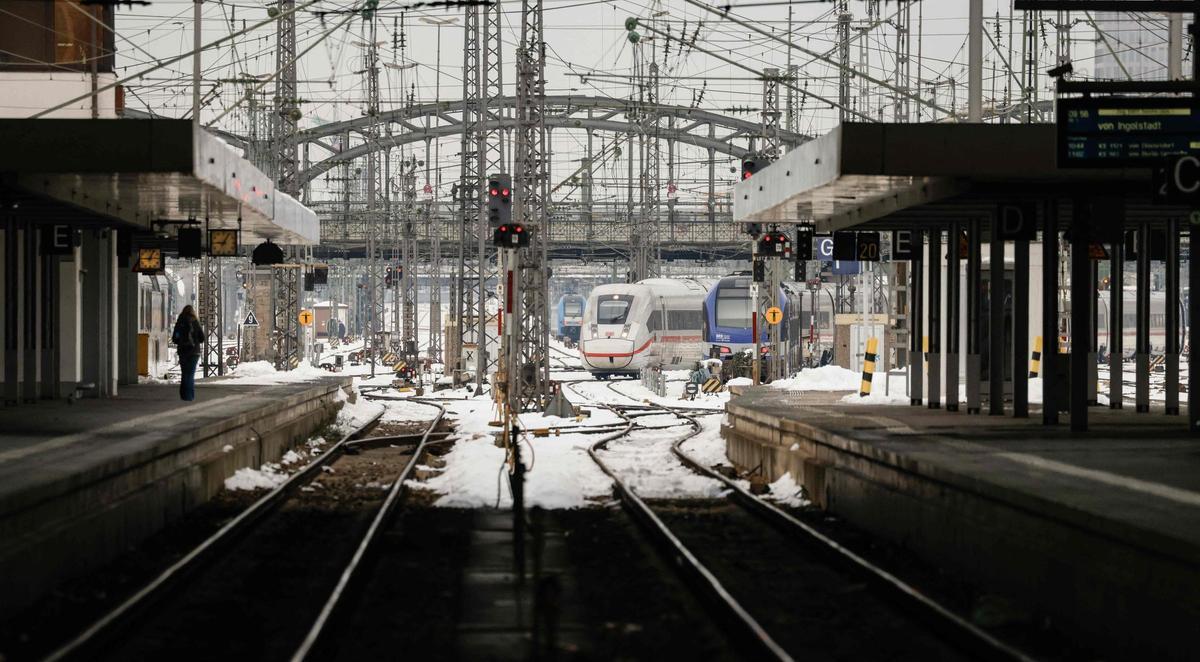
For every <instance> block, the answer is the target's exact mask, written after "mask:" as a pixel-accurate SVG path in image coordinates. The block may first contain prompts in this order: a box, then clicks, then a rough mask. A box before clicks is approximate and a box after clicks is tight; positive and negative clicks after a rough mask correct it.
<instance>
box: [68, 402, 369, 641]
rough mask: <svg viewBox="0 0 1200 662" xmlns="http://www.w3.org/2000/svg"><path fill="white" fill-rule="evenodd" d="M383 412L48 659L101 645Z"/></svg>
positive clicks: (317, 472) (332, 457)
mask: <svg viewBox="0 0 1200 662" xmlns="http://www.w3.org/2000/svg"><path fill="white" fill-rule="evenodd" d="M382 415H383V412H382V411H381V412H379V413H378V414H376V415H375V416H373V417H371V418H370V419H369V420H367V421H366V422H364V423H363V424H362V425H360V426H358V427H357V428H355V429H353V430H351V431H349V432H347V433H346V434H345V435H343V436H342V438H341V439H339V440H338V442H337V443H335V444H334V445H332V446H330V447H329V449H328V450H326V451H325V452H324V453H322V454H321V455H320V456H318V457H317V458H316V459H314V460H313V461H312V462H310V463H308V465H307V466H305V467H304V468H303V469H301V470H300V471H297V472H296V473H294V474H292V475H291V476H290V477H288V479H287V480H285V481H284V482H283V483H281V484H279V485H278V486H277V487H275V489H273V490H271V491H270V492H268V493H267V494H264V495H263V496H262V497H260V498H259V499H258V500H257V501H255V502H254V503H253V504H251V505H250V507H249V508H247V509H246V510H243V511H242V512H241V513H240V514H239V515H238V516H237V517H235V518H233V519H232V520H230V521H229V522H228V523H226V524H225V525H224V526H222V527H221V528H220V529H218V530H217V532H216V533H214V534H212V535H211V536H209V537H208V538H207V539H205V540H204V542H202V543H200V544H199V545H197V546H196V547H194V548H193V549H192V551H190V552H188V554H187V555H186V556H184V557H183V558H181V559H179V560H178V561H176V562H175V563H173V564H171V566H170V567H168V568H167V569H166V570H164V571H162V572H161V573H159V575H158V576H157V577H155V578H154V579H153V580H152V581H151V582H150V583H149V584H147V585H146V586H144V587H143V588H142V589H141V590H139V591H138V592H137V593H134V594H133V595H132V596H130V597H128V598H126V599H125V600H124V601H123V602H122V603H121V604H120V605H118V606H117V607H115V608H114V609H112V610H110V611H109V612H108V613H106V614H105V615H104V616H102V617H101V618H100V619H99V620H97V621H95V622H94V623H92V624H91V625H89V626H88V627H87V629H85V630H84V631H83V632H81V633H79V634H78V635H76V636H75V637H74V638H73V639H71V640H70V641H68V642H67V643H66V644H63V645H62V646H60V647H59V648H57V649H56V650H54V652H52V653H50V655H49V656H47V657H46V658H45V660H46V662H58V661H59V660H65V659H69V658H73V657H77V656H82V655H84V654H85V653H86V652H87V651H89V650H91V649H94V648H97V647H100V646H102V645H103V644H104V643H105V642H107V641H109V640H110V639H111V638H112V637H113V636H115V635H116V634H117V633H118V632H119V631H120V630H122V629H123V628H125V627H128V626H129V625H130V621H131V620H132V618H133V617H134V616H135V615H136V614H139V613H142V612H143V611H144V610H145V609H147V608H149V607H150V606H151V605H152V604H153V603H154V602H156V601H157V600H158V599H160V598H161V597H163V594H164V593H165V592H166V591H167V590H168V589H170V588H172V587H174V586H177V585H178V584H179V582H180V581H182V580H183V579H184V578H186V577H187V576H189V575H191V574H193V573H194V572H196V571H197V570H199V569H200V568H201V567H202V566H203V565H204V564H206V563H207V562H209V561H211V560H212V559H213V558H214V557H215V553H216V551H218V550H219V549H222V548H225V547H227V546H228V545H230V544H232V543H233V542H234V541H235V540H237V539H238V538H240V537H241V536H242V535H243V534H245V533H247V532H248V531H249V530H250V529H251V527H252V526H253V525H254V524H256V523H257V522H259V521H260V520H261V519H262V518H263V517H264V516H265V515H267V514H268V513H270V512H271V511H273V510H274V509H275V508H276V507H277V506H279V505H280V504H282V503H283V502H284V501H285V500H286V497H287V496H289V495H290V494H292V493H293V492H294V491H295V490H296V489H297V488H298V487H299V486H300V485H302V484H303V483H306V482H308V481H309V480H311V479H312V478H313V477H315V476H317V475H320V473H321V467H324V466H326V465H328V464H329V463H330V462H332V461H333V460H335V459H337V458H338V457H340V456H341V455H342V453H343V452H344V450H345V449H346V447H347V445H348V444H349V443H350V440H351V439H353V438H354V437H356V436H357V435H359V434H361V433H362V432H363V431H365V430H366V429H367V428H369V427H370V426H372V425H374V424H375V423H376V421H378V420H379V418H380V417H381V416H382Z"/></svg>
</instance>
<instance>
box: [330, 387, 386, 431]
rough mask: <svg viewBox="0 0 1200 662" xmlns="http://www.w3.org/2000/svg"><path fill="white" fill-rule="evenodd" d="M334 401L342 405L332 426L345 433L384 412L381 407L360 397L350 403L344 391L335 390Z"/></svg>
mask: <svg viewBox="0 0 1200 662" xmlns="http://www.w3.org/2000/svg"><path fill="white" fill-rule="evenodd" d="M334 400H336V401H337V402H340V403H342V408H341V409H340V410H339V411H338V415H337V422H336V423H334V425H335V426H336V427H338V428H340V429H341V430H343V431H345V432H349V431H350V430H353V429H355V428H358V427H361V426H363V425H365V424H366V423H367V421H370V420H371V419H372V418H374V417H375V415H376V414H378V413H380V412H381V411H384V406H383V405H381V404H379V403H378V402H371V401H369V400H367V399H366V398H364V397H362V396H361V395H359V396H358V397H357V398H355V401H354V402H350V397H349V396H347V395H346V391H345V390H344V389H338V390H337V394H336V395H335V396H334Z"/></svg>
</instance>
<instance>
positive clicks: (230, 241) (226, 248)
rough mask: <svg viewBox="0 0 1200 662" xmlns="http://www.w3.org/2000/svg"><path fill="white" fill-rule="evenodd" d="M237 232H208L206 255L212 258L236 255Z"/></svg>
mask: <svg viewBox="0 0 1200 662" xmlns="http://www.w3.org/2000/svg"><path fill="white" fill-rule="evenodd" d="M237 251H238V241H237V230H209V231H208V254H209V255H211V256H212V257H233V256H235V255H237Z"/></svg>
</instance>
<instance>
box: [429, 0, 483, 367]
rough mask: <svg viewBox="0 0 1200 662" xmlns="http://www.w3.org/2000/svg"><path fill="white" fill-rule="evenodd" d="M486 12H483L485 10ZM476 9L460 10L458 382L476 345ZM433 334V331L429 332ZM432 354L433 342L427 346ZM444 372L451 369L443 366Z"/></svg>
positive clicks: (454, 295) (454, 301)
mask: <svg viewBox="0 0 1200 662" xmlns="http://www.w3.org/2000/svg"><path fill="white" fill-rule="evenodd" d="M484 11H486V9H485V10H484ZM479 41H480V39H479V7H477V6H471V7H467V8H466V9H464V11H463V73H462V99H463V111H462V137H461V139H460V141H459V153H458V154H459V157H458V158H459V161H458V163H459V166H458V167H459V180H458V186H457V187H455V191H456V194H457V196H458V219H457V220H458V238H459V241H458V262H457V268H456V270H455V278H454V286H453V287H451V288H450V299H451V301H450V308H451V310H452V311H453V312H452V313H451V315H452V317H453V318H454V321H455V328H456V333H457V338H456V339H455V344H456V346H457V356H458V364H457V365H455V366H454V370H455V373H454V381H455V383H460V382H461V381H462V374H463V373H464V372H467V371H470V370H471V369H473V366H468V365H466V364H465V357H464V355H463V343H475V342H476V338H475V328H476V327H475V325H474V324H472V323H471V322H470V320H471V319H472V318H473V317H474V313H475V299H476V297H478V296H479V292H478V290H477V284H478V282H479V269H480V268H482V265H481V264H480V263H479V262H478V261H477V260H475V259H472V256H473V253H474V252H475V244H476V243H477V238H476V236H475V235H476V233H477V232H478V231H479V214H480V211H479V210H480V207H481V201H482V200H483V197H482V196H483V192H482V191H481V190H480V189H481V188H482V187H481V186H480V176H479V149H478V147H477V145H476V135H477V134H478V132H479V128H480V127H479V119H480V117H481V113H480V112H479V95H478V92H479V67H480V64H479ZM430 331H431V332H432V329H430ZM430 345H431V346H430V353H431V354H432V351H433V347H432V339H431V343H430ZM446 368H447V369H449V368H450V366H446Z"/></svg>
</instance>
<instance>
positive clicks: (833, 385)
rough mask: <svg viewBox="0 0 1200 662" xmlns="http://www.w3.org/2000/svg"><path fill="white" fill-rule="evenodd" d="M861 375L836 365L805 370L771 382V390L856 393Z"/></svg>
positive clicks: (860, 381)
mask: <svg viewBox="0 0 1200 662" xmlns="http://www.w3.org/2000/svg"><path fill="white" fill-rule="evenodd" d="M861 383H862V374H860V373H857V372H854V371H853V370H847V369H845V368H842V367H840V366H836V365H823V366H821V367H820V368H806V369H804V370H801V371H800V372H799V373H797V374H796V376H795V377H791V378H788V379H777V380H775V381H773V382H771V388H781V389H787V390H789V391H858V387H859V385H860V384H861Z"/></svg>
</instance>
